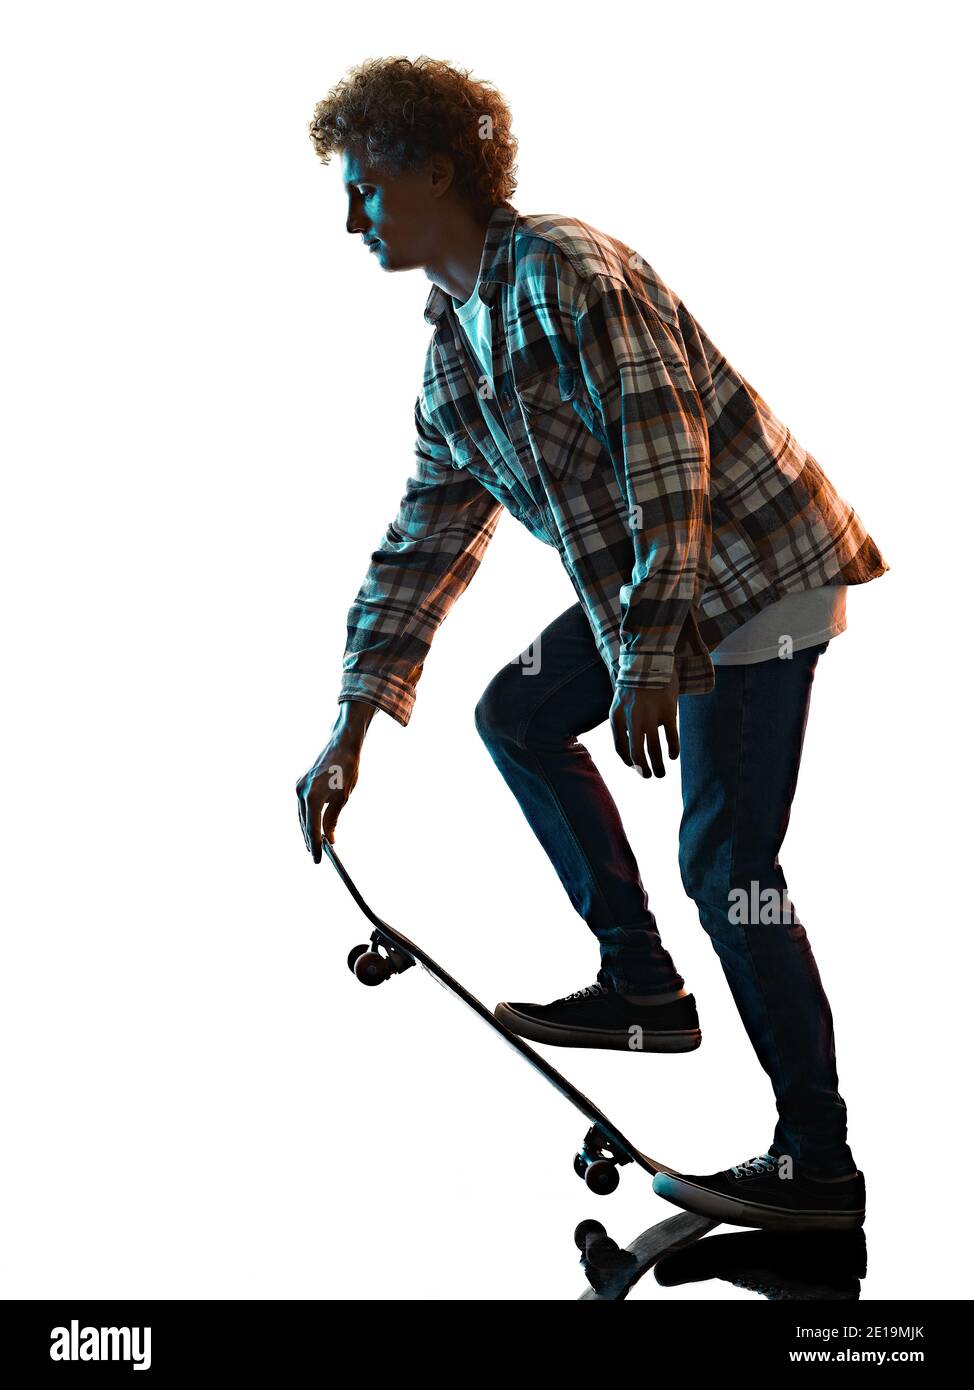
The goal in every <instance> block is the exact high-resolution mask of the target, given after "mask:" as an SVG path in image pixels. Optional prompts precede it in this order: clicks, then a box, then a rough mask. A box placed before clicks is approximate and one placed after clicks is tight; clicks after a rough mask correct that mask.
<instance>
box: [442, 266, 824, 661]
mask: <svg viewBox="0 0 974 1390" xmlns="http://www.w3.org/2000/svg"><path fill="white" fill-rule="evenodd" d="M479 288H480V282H479V280H478V281H477V283H476V284H475V285H474V287H473V292H472V294H471V295H470V298H469V299H468V300H467V301H466V302H465V303H463V304H461V303H460V302H459V300H457V299H454V300H453V307H454V309H455V311H456V316H457V320H458V322H459V324H460V327H461V328H462V329H463V332H464V334H465V336H466V339H467V341H468V343H469V344H470V347H471V349H472V350H473V353H474V356H475V357H476V359H477V361H478V362H479V363H480V366H481V368H482V370H483V374H484V376H486V378H487V380H488V382H490V384H491V389H493V381H492V379H491V368H492V344H491V318H490V310H489V309H488V307H487V305H486V304H485V303H484V302H483V300H482V299H481V298H480V293H479ZM488 423H489V424H490V428H491V432H492V433H493V434H495V437H496V428H495V426H494V424H493V420H492V418H491V420H490V421H489V422H488ZM498 443H499V444H500V441H498ZM504 443H505V444H507V445H509V443H510V441H509V440H507V439H506V438H505V440H504ZM847 587H848V586H847V585H845V584H826V585H823V586H822V587H820V588H818V589H805V590H802V591H801V592H800V593H795V594H785V596H784V598H780V599H778V600H777V601H776V602H775V603H769V604H768V606H767V608H762V610H761V612H760V613H758V614H757V615H756V616H755V617H753V618H749V619H748V621H747V622H746V623H742V624H741V626H740V627H737V628H735V629H734V631H733V632H731V633H729V634H728V636H727V637H725V638H724V640H723V642H721V643H720V645H719V646H717V647H715V648H714V650H713V651H712V652H711V653H710V659H711V661H712V662H713V663H714V665H715V666H749V665H751V664H752V663H754V662H758V661H771V660H773V659H775V658H776V657H778V656H783V653H784V652H786V651H791V652H800V651H802V650H803V649H804V648H805V647H814V646H816V645H817V644H818V643H819V642H826V641H829V640H830V639H831V638H833V637H838V635H839V633H840V632H844V631H845V628H846V611H845V605H846V589H847ZM786 641H787V645H786Z"/></svg>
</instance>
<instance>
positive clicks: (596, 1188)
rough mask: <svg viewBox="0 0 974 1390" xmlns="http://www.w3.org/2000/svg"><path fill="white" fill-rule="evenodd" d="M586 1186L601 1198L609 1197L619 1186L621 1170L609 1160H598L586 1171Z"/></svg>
mask: <svg viewBox="0 0 974 1390" xmlns="http://www.w3.org/2000/svg"><path fill="white" fill-rule="evenodd" d="M585 1186H586V1187H587V1188H588V1189H589V1191H590V1192H594V1193H595V1194H596V1195H597V1196H599V1197H607V1196H608V1195H609V1193H610V1192H615V1190H616V1188H617V1187H618V1186H619V1170H618V1168H617V1167H616V1166H615V1164H614V1163H610V1162H609V1160H608V1159H607V1158H597V1159H596V1160H595V1162H594V1163H590V1164H589V1165H588V1167H587V1168H586V1170H585Z"/></svg>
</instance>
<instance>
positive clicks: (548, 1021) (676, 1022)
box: [494, 983, 701, 1052]
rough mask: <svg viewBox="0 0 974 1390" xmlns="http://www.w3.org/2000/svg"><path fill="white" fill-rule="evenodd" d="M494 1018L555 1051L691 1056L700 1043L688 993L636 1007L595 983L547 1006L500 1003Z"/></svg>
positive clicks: (613, 991) (524, 1036)
mask: <svg viewBox="0 0 974 1390" xmlns="http://www.w3.org/2000/svg"><path fill="white" fill-rule="evenodd" d="M494 1017H495V1018H497V1019H498V1020H499V1021H500V1022H501V1023H503V1024H504V1025H505V1026H506V1027H507V1028H509V1029H510V1030H511V1032H512V1033H517V1034H518V1036H519V1037H522V1038H531V1039H532V1041H534V1042H544V1043H553V1044H554V1045H555V1046H556V1047H607V1048H616V1049H618V1050H619V1051H622V1052H692V1051H693V1050H694V1049H695V1048H698V1047H699V1046H700V1041H701V1035H700V1022H699V1020H698V1018H697V1005H696V1001H695V1000H694V997H693V995H692V994H686V995H684V996H683V997H682V998H681V999H673V1000H671V1001H670V1002H669V1003H668V1004H645V1003H642V1004H640V1003H633V1002H632V1001H631V1000H630V999H629V998H628V997H627V996H626V995H624V994H617V993H616V992H615V990H612V989H609V988H608V987H607V986H606V985H603V984H598V983H596V984H594V985H588V986H587V987H586V988H585V989H577V990H575V992H574V993H573V994H566V995H564V997H563V998H561V999H556V1000H554V1002H553V1003H551V1004H510V1003H503V1004H498V1005H497V1008H496V1009H495V1010H494Z"/></svg>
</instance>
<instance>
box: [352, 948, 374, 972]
mask: <svg viewBox="0 0 974 1390" xmlns="http://www.w3.org/2000/svg"><path fill="white" fill-rule="evenodd" d="M368 949H369V944H368V942H366V943H365V945H363V946H353V947H352V949H351V950H350V951H349V953H348V968H349V970H351V972H352V974H353V975H354V973H355V962H356V961H357V960H358V958H359V956H364V955H365V953H366V951H367V950H368Z"/></svg>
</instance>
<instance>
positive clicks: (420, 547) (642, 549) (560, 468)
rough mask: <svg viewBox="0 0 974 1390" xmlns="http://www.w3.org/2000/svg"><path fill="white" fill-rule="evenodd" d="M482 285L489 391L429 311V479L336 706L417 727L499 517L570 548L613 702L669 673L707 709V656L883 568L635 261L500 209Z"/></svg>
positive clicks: (828, 488)
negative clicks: (435, 644) (767, 620)
mask: <svg viewBox="0 0 974 1390" xmlns="http://www.w3.org/2000/svg"><path fill="white" fill-rule="evenodd" d="M478 289H479V294H480V297H481V299H482V300H483V301H484V303H485V304H487V305H488V306H489V311H490V317H491V324H492V334H493V340H492V368H493V370H492V373H491V377H490V378H487V377H486V376H485V374H484V373H483V371H482V369H481V366H480V364H479V362H478V361H477V360H476V358H475V357H474V355H473V353H472V352H471V351H470V348H469V345H468V344H467V343H466V341H465V338H464V334H463V330H462V329H461V327H460V325H459V323H458V321H457V319H456V314H455V311H454V301H453V299H452V297H451V296H450V295H449V294H447V293H446V292H445V291H443V290H441V289H440V288H439V287H438V286H436V287H434V288H433V290H432V291H431V293H430V295H429V297H428V299H427V303H426V309H425V317H426V319H427V321H428V322H429V323H430V324H432V325H433V333H432V336H431V338H430V343H429V347H428V349H427V353H426V362H425V369H424V373H423V382H422V390H421V392H420V394H419V395H418V396H417V398H416V403H415V408H414V418H415V427H416V436H415V465H414V469H413V472H412V474H411V476H410V477H409V478H408V480H407V482H406V486H405V493H404V495H403V497H402V499H401V501H400V503H399V509H398V512H397V514H396V516H395V518H394V519H393V520H392V521H391V522H390V523H389V525H388V526H387V528H386V530H385V532H384V534H383V535H382V537H381V539H380V540H379V544H378V547H377V548H376V550H375V551H374V552H373V554H372V556H371V560H370V564H369V568H368V572H367V573H366V575H365V578H364V580H363V582H362V585H361V587H360V589H359V591H358V594H357V595H356V597H355V600H354V602H353V603H352V606H351V608H350V609H349V612H348V619H347V623H348V641H347V645H346V650H345V655H344V659H343V663H342V679H341V686H340V690H339V695H338V699H339V701H342V700H364V701H366V702H367V703H370V704H373V705H376V706H378V708H380V709H383V710H385V711H386V712H387V713H388V714H390V715H391V716H392V718H394V719H396V720H397V721H398V722H399V723H400V724H403V725H405V724H408V722H409V719H410V716H411V714H412V710H413V705H414V703H415V698H416V685H417V682H418V680H419V678H420V676H421V674H422V670H423V664H424V661H425V659H426V656H427V653H428V651H429V648H430V644H431V642H432V640H433V637H434V635H435V633H436V631H437V629H438V627H439V625H440V623H441V622H442V621H443V619H444V618H445V617H446V615H447V613H448V612H449V611H450V609H451V608H452V606H453V604H454V603H455V602H456V600H457V599H458V598H459V597H460V595H461V594H462V593H463V591H464V589H465V588H466V587H467V585H468V584H469V583H470V580H471V579H472V578H473V576H474V574H475V573H476V571H477V568H478V566H479V565H480V562H481V560H482V559H483V556H484V552H485V550H486V548H487V545H488V543H489V541H490V539H491V537H492V536H493V534H494V531H495V530H496V528H497V524H498V521H499V519H500V515H501V512H502V510H506V511H509V512H511V513H512V514H513V515H514V516H515V517H516V518H517V519H518V521H520V522H521V523H522V524H523V525H525V526H526V527H527V528H528V530H529V531H530V532H531V533H532V534H533V535H535V536H536V537H537V538H538V539H539V540H541V541H543V542H544V543H545V544H547V545H551V546H553V547H554V548H555V549H557V551H558V553H559V555H560V556H561V560H562V563H563V564H564V567H565V569H566V571H567V573H568V576H569V578H570V580H571V582H572V584H573V586H574V588H575V592H576V594H577V595H578V598H579V599H580V601H581V603H582V605H583V607H584V611H585V613H586V615H587V617H588V620H589V624H590V626H591V628H592V633H593V636H594V638H595V641H596V644H597V647H598V650H599V653H600V654H601V656H602V659H603V660H604V661H605V664H606V666H607V668H608V670H609V673H610V675H611V677H612V680H613V683H614V684H615V685H616V686H617V687H618V686H626V687H641V688H660V687H664V686H666V685H668V683H669V681H670V679H671V676H672V672H673V667H674V664H675V666H676V670H677V673H678V680H679V690H680V693H681V694H705V693H706V692H707V691H709V690H711V689H712V688H713V685H714V679H715V677H714V665H713V662H712V661H711V660H710V655H709V653H710V652H711V651H712V650H713V649H714V648H715V647H716V646H717V645H718V644H719V643H720V642H721V641H722V640H723V638H724V637H725V636H726V635H727V634H728V633H729V632H732V631H733V630H734V629H735V628H736V627H739V626H740V625H741V624H742V623H744V622H746V621H747V620H748V618H751V617H753V616H754V615H755V614H756V613H758V612H759V611H760V610H761V609H762V608H764V607H766V606H767V605H768V604H770V603H773V602H775V601H776V600H777V599H779V598H781V597H782V596H783V595H784V594H786V593H794V592H796V591H799V590H804V589H813V588H818V587H819V586H821V585H824V584H863V583H866V582H867V581H869V580H870V579H875V578H877V577H878V576H879V575H881V574H883V573H884V572H885V571H886V570H887V569H888V568H889V566H888V564H887V563H886V561H885V560H884V558H883V556H882V555H881V554H880V552H879V550H878V548H877V546H876V545H875V543H874V541H873V540H872V538H871V537H870V536H869V534H868V533H867V532H866V530H865V528H864V526H863V524H862V522H861V521H860V519H859V517H858V516H857V514H856V513H855V511H853V509H852V508H851V507H850V506H849V505H848V503H846V502H845V501H844V500H843V499H842V498H841V497H840V496H839V495H838V493H837V492H836V491H835V489H834V488H833V486H832V484H831V483H830V482H829V480H828V478H827V477H826V476H825V474H824V472H823V471H822V468H821V466H820V465H819V463H818V462H817V461H816V459H814V458H813V457H812V455H811V454H810V453H808V452H807V450H805V449H803V448H802V447H801V445H800V444H799V443H798V441H797V440H796V439H795V437H794V436H793V435H792V433H791V431H790V430H789V429H787V428H786V426H784V425H783V424H782V423H781V422H780V421H779V420H778V419H777V418H776V416H775V415H773V414H772V412H771V410H770V409H769V408H768V406H767V404H766V403H765V402H764V400H762V398H761V397H760V396H759V395H758V393H757V391H755V390H754V388H753V387H752V386H751V385H750V384H749V383H748V382H747V381H745V379H744V378H743V377H742V376H741V375H740V374H739V373H738V372H736V371H735V370H734V368H733V367H732V366H731V365H730V363H729V362H728V361H727V359H726V358H725V357H724V356H723V354H722V353H721V352H719V351H718V349H717V348H716V347H715V346H714V344H713V343H712V342H711V341H710V339H709V338H708V337H707V335H706V333H705V332H704V331H703V329H702V328H701V327H700V325H699V323H698V322H697V321H696V319H695V318H694V317H693V315H692V314H691V313H690V311H689V310H688V309H687V308H686V306H685V305H684V303H683V302H682V300H680V299H679V298H677V297H676V295H674V294H673V292H672V291H671V290H669V289H668V288H667V287H666V285H665V284H664V283H663V282H662V280H661V279H660V277H659V276H658V275H657V274H656V273H655V271H654V270H653V269H652V267H651V266H649V265H648V264H647V263H646V262H645V261H644V260H643V259H642V258H641V257H640V256H639V254H638V253H637V252H635V251H634V250H633V249H632V248H631V247H629V246H627V245H625V244H624V243H623V242H621V241H619V240H617V239H616V238H614V237H611V236H609V235H607V234H606V233H604V232H600V231H598V230H596V229H595V228H593V227H591V226H589V225H588V224H586V223H584V222H581V221H579V220H577V219H575V218H570V217H560V216H556V215H554V214H552V215H546V214H538V215H533V216H528V215H524V214H521V213H519V212H518V210H517V209H516V208H515V207H513V206H512V205H511V204H510V203H502V204H499V205H498V206H497V207H496V208H495V209H494V211H493V213H492V216H491V219H490V224H489V226H488V228H487V231H486V236H485V241H484V249H483V255H482V259H481V266H480V275H479V280H478ZM498 437H500V438H501V444H502V445H503V447H499V445H498ZM542 659H543V655H542Z"/></svg>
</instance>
